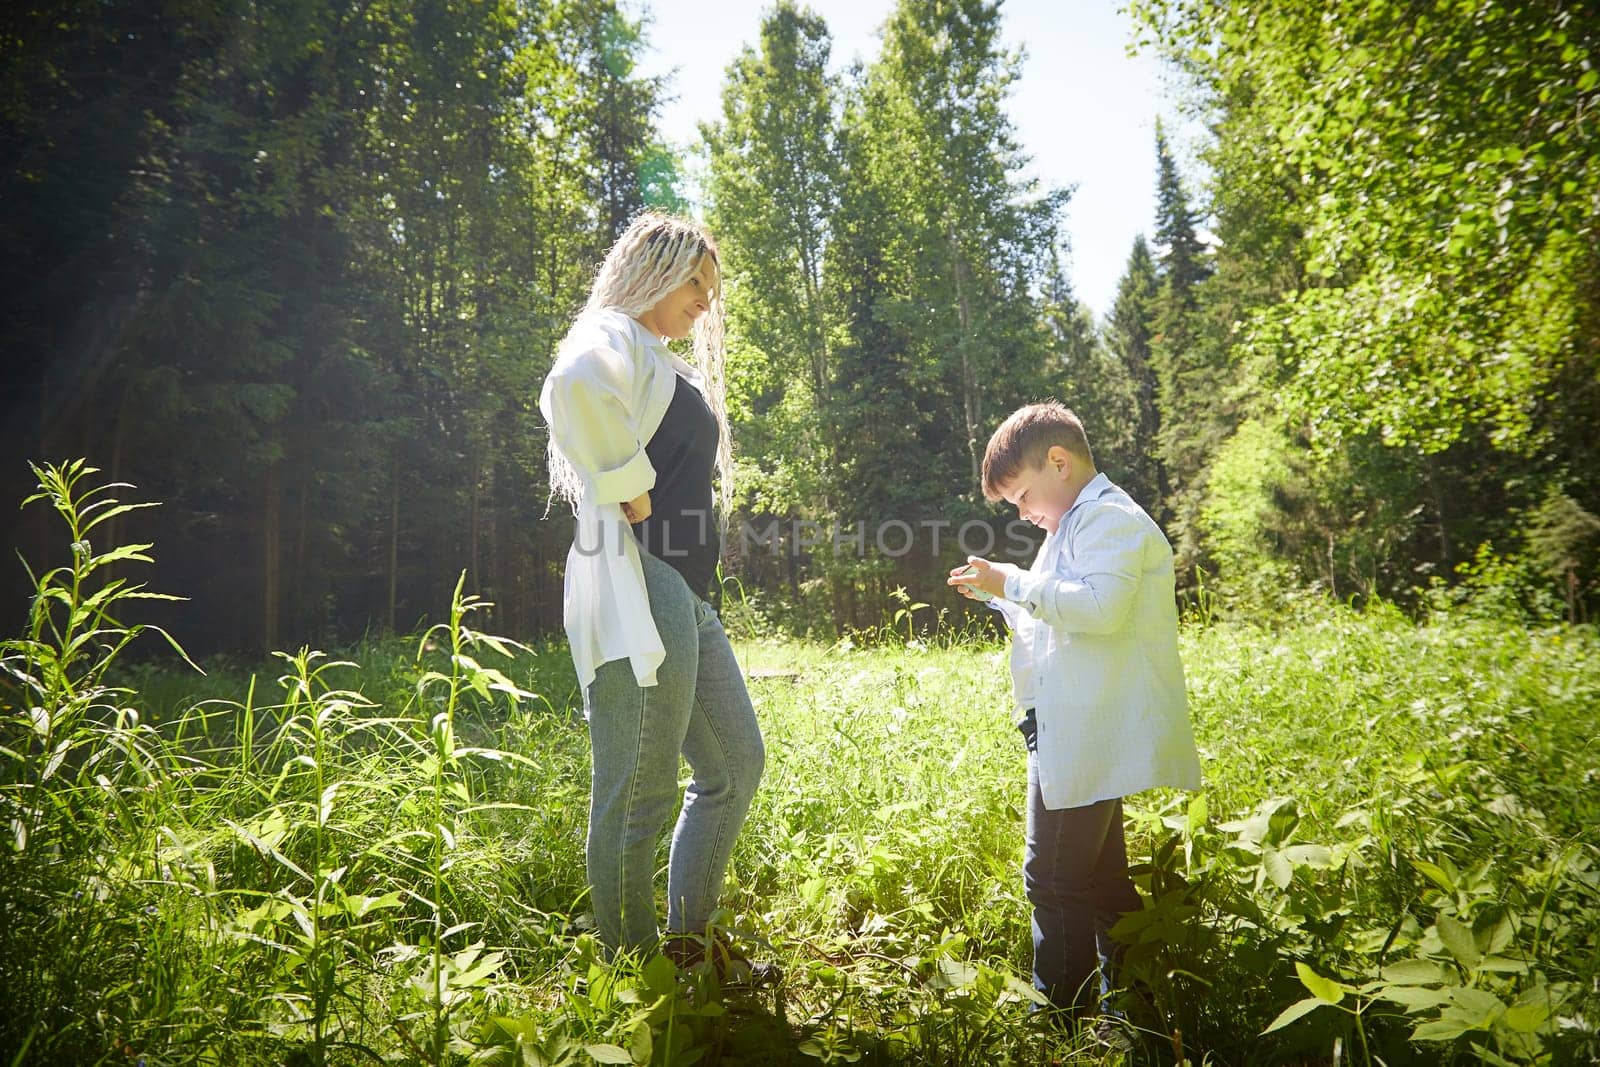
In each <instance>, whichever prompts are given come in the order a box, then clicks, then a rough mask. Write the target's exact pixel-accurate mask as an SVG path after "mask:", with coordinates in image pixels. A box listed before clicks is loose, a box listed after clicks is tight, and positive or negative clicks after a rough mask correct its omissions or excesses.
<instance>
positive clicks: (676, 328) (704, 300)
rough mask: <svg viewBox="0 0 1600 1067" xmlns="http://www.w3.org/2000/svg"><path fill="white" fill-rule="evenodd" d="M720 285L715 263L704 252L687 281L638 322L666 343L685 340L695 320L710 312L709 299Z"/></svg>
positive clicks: (692, 328) (709, 254)
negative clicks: (664, 339) (663, 338)
mask: <svg viewBox="0 0 1600 1067" xmlns="http://www.w3.org/2000/svg"><path fill="white" fill-rule="evenodd" d="M721 284H722V277H721V275H720V274H719V273H718V272H717V261H716V260H715V259H713V258H712V256H711V253H710V252H707V253H706V254H705V255H703V256H701V257H700V262H699V263H696V264H695V267H694V273H693V274H691V275H689V280H688V281H686V282H684V283H683V284H682V285H680V286H678V287H677V288H676V289H674V290H672V291H671V292H669V293H668V294H667V295H666V296H664V297H662V298H661V299H660V300H658V301H656V306H655V307H653V308H651V309H650V310H649V311H646V312H645V313H644V314H643V315H640V316H639V322H640V323H641V324H643V326H644V327H645V329H647V330H649V331H650V332H651V333H653V334H655V335H656V336H657V337H665V338H667V339H668V340H669V341H676V340H679V339H680V338H684V337H688V336H689V334H690V332H692V331H693V330H694V324H695V320H696V319H698V318H699V317H700V316H701V315H704V314H705V313H706V312H707V311H708V310H709V309H710V307H711V298H712V296H713V295H714V294H715V293H716V291H717V287H718V286H720V285H721Z"/></svg>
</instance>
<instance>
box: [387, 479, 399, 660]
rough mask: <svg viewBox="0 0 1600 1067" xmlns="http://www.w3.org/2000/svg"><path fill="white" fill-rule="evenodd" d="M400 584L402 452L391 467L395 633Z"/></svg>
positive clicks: (391, 603) (391, 590)
mask: <svg viewBox="0 0 1600 1067" xmlns="http://www.w3.org/2000/svg"><path fill="white" fill-rule="evenodd" d="M399 584H400V450H399V449H396V450H395V453H394V459H393V461H392V463H391V465H390V467H389V611H388V620H389V621H388V630H389V632H390V633H394V632H395V628H394V611H395V599H396V593H397V591H398V588H399Z"/></svg>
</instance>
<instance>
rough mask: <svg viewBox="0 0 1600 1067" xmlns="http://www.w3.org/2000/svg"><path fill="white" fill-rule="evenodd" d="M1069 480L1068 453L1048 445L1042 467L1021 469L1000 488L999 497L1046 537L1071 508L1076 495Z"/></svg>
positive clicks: (1053, 530)
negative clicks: (1041, 530) (1038, 528)
mask: <svg viewBox="0 0 1600 1067" xmlns="http://www.w3.org/2000/svg"><path fill="white" fill-rule="evenodd" d="M1071 480H1072V453H1070V452H1068V451H1067V450H1066V449H1064V448H1062V447H1061V446H1060V445H1052V446H1051V448H1050V451H1049V452H1048V453H1047V454H1046V455H1045V459H1044V463H1043V464H1041V465H1040V466H1037V467H1034V468H1032V469H1028V468H1024V469H1023V470H1022V471H1021V472H1020V473H1019V474H1018V475H1017V476H1016V477H1015V478H1012V479H1010V480H1009V481H1007V482H1004V483H1003V484H1001V486H1000V487H999V488H1000V495H1001V496H1002V497H1004V498H1005V499H1006V501H1007V503H1010V504H1012V505H1014V506H1015V507H1016V509H1017V514H1018V515H1019V516H1021V517H1022V518H1024V519H1027V520H1028V521H1029V522H1031V523H1033V524H1034V525H1035V526H1039V527H1043V528H1044V529H1045V530H1047V531H1049V532H1050V533H1055V532H1056V527H1057V526H1059V525H1061V516H1063V515H1065V514H1066V513H1067V509H1068V508H1070V507H1072V501H1073V498H1074V497H1075V496H1076V495H1077V494H1076V493H1073V492H1072V491H1071V489H1070V488H1069V484H1068V483H1070V482H1071Z"/></svg>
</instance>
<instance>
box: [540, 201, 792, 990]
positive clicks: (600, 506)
mask: <svg viewBox="0 0 1600 1067" xmlns="http://www.w3.org/2000/svg"><path fill="white" fill-rule="evenodd" d="M721 284H722V279H721V269H720V264H719V262H718V258H717V248H716V243H715V242H714V241H713V240H712V238H711V235H710V234H708V233H707V232H706V231H705V230H704V229H702V228H701V227H700V226H699V225H697V224H696V223H694V222H691V221H689V220H687V219H682V218H677V217H674V216H670V215H661V214H655V213H646V214H643V215H640V216H639V217H638V218H636V219H634V221H633V222H632V224H630V225H629V226H628V228H627V230H626V231H624V233H623V234H622V236H621V237H619V238H618V239H617V242H616V244H615V245H613V246H612V248H611V251H610V252H609V253H607V255H606V258H605V262H604V263H603V264H602V265H601V267H600V273H599V275H598V276H597V277H596V279H595V282H594V288H593V290H592V291H591V292H590V294H589V302H588V304H587V305H586V306H585V308H584V310H583V312H582V313H581V314H580V315H579V317H578V319H577V321H576V322H575V323H574V324H573V326H572V329H571V330H570V332H568V334H567V337H566V339H565V340H564V341H563V342H562V344H561V347H560V349H559V351H558V353H557V356H556V361H555V365H554V367H552V369H551V371H550V375H549V377H548V378H547V379H546V380H545V383H544V390H543V392H542V393H541V395H540V397H539V410H540V412H541V413H542V414H543V415H544V418H545V421H546V422H548V423H549V425H550V475H551V479H550V480H551V487H552V491H553V492H554V493H555V494H556V495H559V496H562V497H564V498H565V499H567V500H568V501H570V502H571V503H572V505H573V507H574V510H575V512H576V515H577V529H576V533H575V536H574V539H573V545H572V549H571V551H570V552H569V553H568V555H567V573H566V588H565V609H564V614H565V623H566V630H567V636H568V638H569V639H570V642H571V645H572V659H573V663H574V664H575V665H576V667H577V670H578V681H579V684H580V686H581V688H582V690H583V695H584V714H585V716H586V717H587V719H588V721H589V737H590V744H591V750H592V756H591V758H592V765H593V771H594V774H593V785H592V790H591V793H590V804H589V835H588V845H587V858H588V874H589V887H590V893H591V897H592V903H593V907H594V914H595V922H596V925H597V926H598V928H599V933H600V938H601V940H602V941H604V942H605V944H606V945H607V946H608V947H609V948H610V949H611V950H613V951H615V950H625V951H629V952H640V953H643V952H649V951H651V950H652V949H654V948H655V947H656V946H657V944H658V942H659V939H660V936H661V935H660V931H659V930H658V929H657V925H656V918H657V914H656V906H655V891H654V873H655V852H656V846H657V842H658V840H659V838H660V836H661V831H662V829H663V828H664V827H665V826H666V823H667V821H668V820H669V819H670V818H671V816H672V813H673V809H674V808H677V809H678V818H677V825H676V827H675V828H674V830H673V833H672V852H671V860H670V862H669V864H668V868H667V926H666V939H665V941H664V942H659V943H660V945H661V951H662V952H663V954H665V955H667V956H668V957H669V958H671V959H672V960H673V961H674V962H676V963H678V964H679V965H680V966H685V967H688V966H699V965H702V964H704V965H709V966H710V967H712V968H714V970H715V973H716V974H717V975H718V977H719V978H721V979H722V980H724V981H734V982H739V981H752V980H759V979H762V978H765V977H768V976H769V974H770V969H769V968H765V967H756V966H753V965H751V964H750V962H749V961H748V960H746V959H745V958H744V957H743V956H742V955H740V954H739V953H738V952H736V951H735V950H733V949H732V948H731V947H730V946H729V945H728V944H727V942H726V940H725V939H724V938H722V937H721V936H720V935H713V933H712V931H711V930H710V923H711V918H712V913H713V911H714V910H715V908H716V905H717V898H718V896H719V894H720V893H721V890H722V881H723V874H724V872H725V871H726V869H727V865H728V857H729V855H730V854H731V853H732V851H733V842H734V838H735V837H736V836H737V835H738V833H739V828H740V826H741V825H742V824H743V823H744V819H745V815H746V813H747V812H748V811H749V808H750V800H751V797H752V796H753V795H754V793H755V788H756V783H757V781H758V780H759V779H760V777H761V770H762V765H763V763H764V761H765V751H764V749H763V746H762V741H761V730H760V728H759V727H758V726H757V724H756V717H755V711H754V709H753V708H752V707H751V704H750V697H749V694H748V693H747V692H746V691H745V684H744V678H743V676H742V675H741V674H740V673H739V665H738V663H737V662H736V661H735V660H734V656H733V650H732V649H731V648H730V647H729V645H728V638H727V635H726V634H725V633H724V632H723V629H722V623H721V621H720V620H719V619H718V617H717V613H716V611H715V610H714V609H713V608H712V607H711V605H710V604H709V603H707V600H706V598H707V596H708V595H709V594H710V591H711V587H712V585H713V583H714V581H715V577H716V569H717V562H718V559H719V557H720V555H721V549H722V544H721V540H722V539H721V524H720V522H719V521H718V519H717V515H716V511H715V501H714V497H713V490H712V484H713V470H714V469H717V470H720V473H721V475H722V479H721V481H722V488H723V502H724V504H725V503H726V491H727V486H728V475H729V469H730V461H731V449H730V447H729V441H728V430H727V416H726V413H725V409H724V393H723V377H722V361H723V347H722V325H723V315H722V293H721ZM691 334H692V335H693V336H694V356H695V362H696V364H697V366H690V365H689V364H688V363H686V362H685V361H684V360H682V359H680V358H679V357H678V356H676V355H674V354H673V352H672V351H671V350H670V349H669V348H668V347H667V345H666V342H667V341H669V340H680V339H682V338H685V337H688V336H690V335H691ZM680 753H681V754H682V755H683V756H684V757H685V758H686V759H687V760H688V763H689V768H690V770H691V771H692V773H693V780H692V781H691V782H690V784H689V787H688V790H687V791H686V792H685V793H684V796H683V800H682V804H681V806H680V805H679V803H678V757H679V754H680Z"/></svg>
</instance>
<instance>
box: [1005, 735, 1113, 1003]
mask: <svg viewBox="0 0 1600 1067" xmlns="http://www.w3.org/2000/svg"><path fill="white" fill-rule="evenodd" d="M1017 729H1019V730H1021V731H1022V736H1023V740H1024V741H1025V742H1026V743H1027V746H1028V830H1027V848H1026V851H1025V852H1024V854H1023V860H1022V884H1023V888H1024V889H1025V890H1026V891H1027V895H1028V902H1029V903H1031V904H1032V905H1033V986H1034V988H1035V989H1037V990H1039V992H1041V993H1043V994H1044V995H1045V996H1047V997H1049V998H1050V1002H1051V1003H1052V1004H1054V1005H1055V1006H1056V1007H1058V1008H1062V1009H1065V1010H1067V1011H1070V1012H1073V1013H1074V1014H1084V1013H1090V1012H1092V1011H1093V1010H1094V1009H1095V1007H1096V1004H1097V1002H1098V1001H1099V1000H1100V998H1101V997H1102V996H1104V995H1105V994H1106V993H1107V992H1109V991H1110V988H1111V983H1112V981H1113V979H1114V972H1115V969H1116V966H1117V963H1118V962H1119V961H1120V960H1121V957H1122V950H1121V947H1120V946H1119V945H1118V944H1117V943H1116V942H1114V941H1113V940H1112V939H1111V937H1110V934H1109V933H1108V931H1109V930H1110V929H1111V927H1112V926H1114V925H1116V922H1117V920H1118V919H1120V918H1122V916H1123V915H1125V914H1127V913H1128V912H1130V911H1138V910H1139V909H1140V908H1142V907H1143V906H1144V904H1143V902H1141V901H1140V899H1139V891H1138V890H1137V889H1135V888H1134V886H1133V881H1132V879H1130V878H1129V877H1128V851H1127V845H1126V843H1125V842H1124V840H1123V834H1122V799H1121V798H1120V797H1116V798H1113V799H1110V800H1102V801H1098V802H1096V803H1094V804H1087V805H1084V806H1083V807H1079V808H1059V809H1055V810H1051V809H1049V808H1046V807H1045V806H1044V797H1043V795H1042V794H1041V793H1040V792H1039V755H1038V743H1037V730H1038V726H1037V720H1035V718H1034V716H1033V712H1032V711H1029V712H1028V713H1027V715H1026V716H1025V717H1024V718H1023V720H1022V721H1021V722H1020V723H1018V724H1017ZM1097 968H1098V970H1099V981H1098V982H1097V981H1095V978H1096V969H1097Z"/></svg>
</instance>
